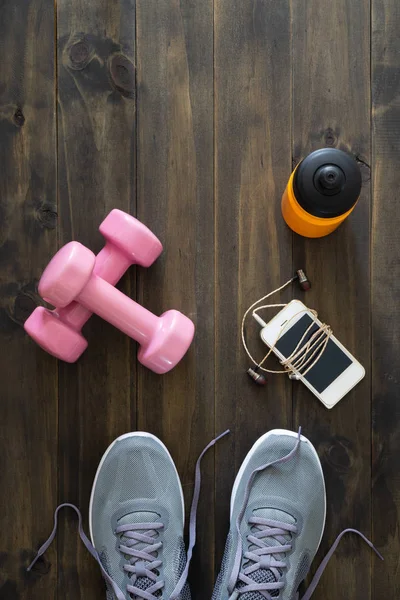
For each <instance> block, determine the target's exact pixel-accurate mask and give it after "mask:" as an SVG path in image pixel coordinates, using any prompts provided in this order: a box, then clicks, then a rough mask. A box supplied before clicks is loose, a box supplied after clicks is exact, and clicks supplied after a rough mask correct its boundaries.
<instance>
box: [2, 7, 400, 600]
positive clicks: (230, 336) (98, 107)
mask: <svg viewBox="0 0 400 600" xmlns="http://www.w3.org/2000/svg"><path fill="white" fill-rule="evenodd" d="M399 28H400V5H399V3H398V0H335V2H332V1H331V0H308V1H307V2H302V1H299V0H280V1H279V2H274V1H272V0H137V1H136V2H135V0H120V1H118V0H91V1H90V2H88V1H87V0H58V2H56V4H54V0H37V1H36V2H34V1H33V0H3V1H2V2H1V3H0V50H1V66H0V340H1V361H0V381H1V392H2V393H1V412H0V489H1V492H0V532H1V533H0V540H1V541H0V599H1V600H42V599H43V598H46V599H47V598H57V599H59V600H80V599H81V600H83V599H85V600H94V599H98V598H103V597H105V592H104V586H103V582H102V579H101V576H100V572H99V569H98V567H97V566H96V564H95V563H94V561H93V560H92V559H91V557H90V556H89V555H88V554H87V552H86V550H85V549H84V548H83V546H82V545H81V544H80V543H79V542H78V539H77V532H76V522H75V519H74V517H73V516H72V515H70V514H68V515H67V514H64V515H63V516H62V518H61V525H60V530H59V534H58V537H57V542H56V543H55V544H54V545H53V546H52V547H51V549H50V550H49V551H48V552H47V553H46V557H45V560H43V561H41V562H40V563H39V565H38V567H37V568H36V569H35V572H33V573H31V574H27V573H26V572H25V568H26V566H27V564H28V563H29V561H30V560H31V558H32V557H33V555H34V553H35V551H36V549H37V548H38V546H39V544H40V543H42V542H43V541H44V539H45V538H46V537H47V535H48V533H49V532H50V529H51V526H52V515H53V510H54V508H55V507H56V505H57V504H58V503H59V502H61V501H69V502H74V503H77V504H78V505H79V506H80V507H81V509H82V510H83V512H84V518H85V526H86V527H87V507H88V502H89V494H90V489H91V485H92V479H93V476H94V473H95V470H96V467H97V464H98V461H99V459H100V457H101V455H102V454H103V452H104V450H105V448H106V447H107V446H108V444H109V443H110V442H111V441H112V440H113V439H114V438H115V437H116V436H118V435H119V434H122V433H124V432H126V431H129V430H132V429H136V428H138V429H142V430H143V429H144V430H148V431H150V432H152V433H154V434H156V435H158V436H159V437H160V438H161V439H162V440H163V441H164V442H165V443H166V444H167V446H168V448H169V449H170V451H171V453H172V456H173V458H174V459H175V461H176V464H177V467H178V470H179V472H180V474H181V477H182V480H183V484H184V491H185V496H186V501H187V504H189V502H190V499H191V494H192V491H193V480H194V477H193V470H194V464H195V459H196V457H197V455H198V454H199V452H200V451H201V449H202V448H203V447H204V445H205V444H206V443H207V442H208V441H209V440H210V439H211V438H212V437H213V436H214V434H216V433H219V432H221V431H223V430H224V429H225V428H227V427H230V428H231V430H232V434H231V435H230V436H229V438H226V439H224V440H223V441H221V442H220V443H219V445H218V446H217V448H216V451H215V453H214V452H213V451H211V452H210V454H209V455H207V457H206V459H205V460H204V478H203V489H202V495H201V502H200V511H199V519H198V544H197V548H196V552H195V557H194V561H193V566H192V569H191V574H190V580H191V582H192V594H193V598H194V599H195V600H199V599H204V598H210V597H211V591H212V588H213V584H214V581H215V578H216V574H217V572H218V569H219V564H220V560H221V556H222V552H223V547H224V543H225V537H226V533H227V529H228V505H229V496H230V491H231V486H232V483H233V479H234V476H235V474H236V471H237V469H238V467H239V465H240V462H241V460H242V459H243V457H244V456H245V454H246V452H247V451H248V450H249V448H250V446H251V445H252V444H253V442H254V441H255V440H256V438H257V437H258V436H259V435H261V434H262V433H264V432H265V431H266V430H269V429H271V428H274V427H286V428H297V427H298V426H299V424H301V425H302V426H303V431H304V433H305V434H306V435H307V436H308V437H309V438H310V439H311V440H312V441H313V442H314V444H315V445H316V447H317V449H318V452H319V454H320V456H321V459H322V462H323V467H324V472H325V476H326V482H327V491H328V519H327V526H326V532H325V537H324V540H323V543H322V547H321V549H320V552H319V555H318V557H317V559H316V561H315V562H314V565H313V570H315V568H316V566H317V565H318V564H319V562H320V560H321V558H322V556H323V555H324V554H325V552H326V551H327V549H328V548H329V546H330V544H331V543H332V542H333V540H334V538H335V537H336V535H337V534H338V533H339V532H340V531H341V530H342V529H343V528H344V527H348V526H353V527H356V528H359V529H361V530H362V531H363V532H364V533H365V534H366V535H368V536H372V539H373V540H374V542H375V543H376V545H377V547H378V548H379V550H380V551H381V552H382V554H383V555H384V557H385V562H384V563H381V562H380V561H379V560H378V559H376V558H375V557H374V556H372V555H371V552H370V550H369V549H368V548H367V547H366V546H364V545H362V544H361V542H360V540H358V539H356V538H348V539H345V540H344V541H343V542H342V544H341V546H340V548H339V550H338V551H337V553H336V554H335V556H334V558H333V559H332V561H331V563H330V564H329V567H328V568H327V570H326V572H325V574H324V576H323V579H322V581H321V584H320V585H319V587H318V589H317V591H316V592H315V594H314V596H313V598H315V599H316V600H328V599H332V600H333V599H335V598H346V600H383V599H384V598H397V597H398V591H399V587H400V582H399V570H400V569H399V567H400V564H399V555H400V544H399V520H400V474H399V473H400V471H399V468H398V464H399V463H398V461H399V452H400V427H399V425H400V401H399V399H398V396H399V390H400V358H399V357H400V342H399V329H400V328H399V319H400V308H399V306H400V305H399V299H398V298H399V294H400V284H399V278H400V263H399V238H400V235H399V228H400V213H399V210H398V193H399V192H398V190H399V187H400V169H399V156H400V155H399V152H400V75H399V56H400V38H399V35H398V31H399ZM323 146H333V147H337V148H342V149H344V150H347V151H349V152H350V153H352V154H353V155H354V156H355V157H356V158H357V160H358V161H359V164H360V167H361V169H362V173H363V180H364V186H363V192H362V199H361V201H360V203H359V205H358V206H357V209H356V211H355V213H354V214H353V215H352V217H351V218H350V219H349V220H348V221H347V222H346V223H345V224H344V225H343V226H342V227H341V228H340V229H339V230H338V231H337V232H336V233H335V234H333V235H331V236H330V237H329V238H327V239H321V240H314V241H308V240H305V239H302V238H300V237H297V236H295V235H292V234H291V232H290V231H289V230H288V229H287V228H286V226H285V224H284V222H283V220H282V218H281V215H280V207H279V201H280V197H281V194H282V192H283V190H284V187H285V185H286V182H287V179H288V177H289V175H290V172H291V170H292V167H293V166H294V165H295V164H297V162H298V161H299V160H300V159H301V157H303V156H305V155H306V154H307V153H308V152H310V151H311V150H314V149H317V148H320V147H323ZM114 207H118V208H120V209H123V210H125V211H128V212H130V213H132V214H134V215H137V216H138V218H139V219H141V220H143V221H144V222H145V223H146V224H147V225H148V226H149V227H150V228H151V229H152V230H153V231H154V232H155V233H156V234H157V235H158V236H159V237H160V239H161V240H162V242H163V244H164V246H165V251H164V253H163V255H162V257H161V258H160V259H159V260H158V261H157V263H156V264H155V265H154V266H153V267H152V268H151V269H148V270H142V269H138V270H135V269H134V268H131V269H130V271H129V273H128V275H127V276H126V277H124V279H123V281H122V282H121V285H120V289H122V290H123V291H124V292H125V293H127V294H129V295H130V296H132V297H134V298H137V299H138V300H139V301H141V302H143V303H144V304H145V306H147V307H148V308H149V309H152V310H153V311H155V312H156V313H160V312H161V311H163V310H165V309H167V308H170V307H174V308H178V309H180V310H182V311H183V312H185V313H186V314H188V315H189V316H190V317H192V318H193V319H194V321H195V322H196V324H197V335H196V340H195V343H194V345H193V346H192V348H191V350H190V352H189V354H188V355H187V357H186V358H185V360H184V361H183V362H182V363H181V364H180V365H179V366H178V367H177V368H176V369H175V370H173V371H172V372H171V373H170V374H168V375H165V376H158V375H155V374H153V373H152V372H150V371H148V370H145V369H143V368H142V367H141V366H140V365H139V364H138V363H137V360H136V347H135V344H134V343H131V342H130V341H129V340H128V339H127V338H126V337H125V336H124V335H122V334H121V333H119V332H118V331H116V330H115V329H113V328H112V327H111V326H109V325H107V324H105V323H104V322H102V321H100V319H98V318H96V317H93V318H92V319H91V320H90V322H89V323H88V325H87V326H86V327H85V335H86V337H87V339H88V340H89V349H88V350H87V351H86V352H85V354H84V355H83V356H82V358H81V359H80V360H79V362H78V363H77V364H75V365H67V364H63V363H58V362H57V361H56V360H55V359H54V358H52V357H50V356H48V355H46V354H45V353H44V352H43V351H41V350H40V349H39V348H38V347H36V346H35V345H34V343H33V342H32V341H31V340H30V339H29V338H28V337H27V336H26V335H25V333H24V330H23V328H22V325H23V322H24V320H25V319H26V317H27V316H28V315H29V314H30V312H31V311H32V310H33V308H34V307H35V305H36V304H37V303H40V298H39V297H38V294H37V282H38V279H39V277H40V274H41V272H42V270H43V268H44V266H45V265H46V264H47V262H48V260H49V259H50V257H51V256H52V255H53V253H54V252H55V251H56V250H57V248H58V247H59V246H60V245H62V244H64V243H65V242H67V241H70V240H71V239H77V240H79V241H81V242H83V243H84V244H87V245H88V246H89V247H90V248H92V249H93V250H94V251H98V250H99V249H100V248H101V246H102V238H101V236H100V234H99V232H98V226H99V224H100V222H101V221H102V219H103V218H104V217H105V215H106V214H107V212H108V211H109V210H110V209H112V208H114ZM299 267H303V268H305V269H306V271H307V273H308V275H309V277H310V279H311V280H312V282H313V289H312V292H310V294H309V295H308V296H307V301H308V304H309V305H310V306H312V307H315V308H316V309H317V310H319V312H320V314H321V315H322V316H323V318H324V320H326V321H327V322H328V323H330V324H332V325H333V328H334V330H335V332H336V333H337V335H338V337H339V339H340V340H341V341H342V342H343V343H344V344H345V345H346V346H347V347H348V348H349V349H350V350H352V351H353V352H354V354H355V355H356V356H357V357H358V358H359V359H360V361H361V362H362V363H363V364H364V365H365V367H366V370H367V376H366V378H365V379H364V381H363V382H362V384H360V385H359V386H358V387H357V389H356V390H354V391H353V392H352V393H351V394H349V396H348V397H346V399H344V400H343V401H342V402H341V403H340V404H339V405H338V406H337V407H335V408H334V409H333V410H332V411H330V412H328V411H327V410H325V408H324V407H323V406H322V405H321V404H320V403H318V402H317V400H316V399H315V398H314V397H313V396H312V395H311V394H310V393H309V392H308V391H307V390H306V389H305V388H304V387H303V386H301V385H296V384H292V383H291V382H290V381H289V380H288V379H287V378H279V377H275V378H271V379H270V381H269V384H268V386H267V388H266V389H260V388H258V387H256V386H254V385H253V384H252V383H251V382H250V380H249V379H248V378H247V376H246V375H245V369H246V368H247V366H248V362H247V360H246V358H245V356H244V353H243V352H242V349H241V346H240V344H239V323H240V320H241V316H242V313H243V311H244V309H245V307H247V305H249V304H250V303H251V302H252V301H253V300H254V299H256V298H257V297H259V296H261V295H262V294H263V293H266V292H268V291H269V290H271V289H273V288H275V287H277V286H278V285H280V284H281V283H282V282H284V281H286V279H288V277H289V276H291V274H292V273H293V270H294V269H295V268H299ZM294 293H296V291H295V290H294V289H293V290H288V291H287V293H286V294H284V298H286V299H289V298H290V297H291V296H292V295H293V294H294ZM255 334H256V332H255V330H254V339H255ZM254 343H256V342H254Z"/></svg>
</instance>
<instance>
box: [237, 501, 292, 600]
mask: <svg viewBox="0 0 400 600" xmlns="http://www.w3.org/2000/svg"><path fill="white" fill-rule="evenodd" d="M253 516H255V517H260V518H262V519H269V520H270V521H280V522H282V523H288V524H290V525H294V523H295V522H296V520H295V519H294V517H292V515H290V514H289V513H287V512H285V511H283V510H278V509H277V508H258V509H256V510H254V511H253ZM252 531H253V532H255V531H258V529H257V528H252ZM282 537H283V538H284V539H285V540H287V541H290V539H291V536H290V535H289V534H287V535H284V536H282ZM263 542H264V544H266V545H267V546H280V545H281V544H280V543H279V542H278V540H276V539H275V538H272V537H268V538H263ZM255 549H256V546H254V545H250V546H249V550H250V551H251V550H255ZM274 556H275V558H276V559H277V560H285V554H279V553H276V554H274ZM243 568H246V565H243ZM248 577H249V578H250V579H252V580H253V581H254V582H255V583H274V582H276V581H278V579H277V578H276V577H275V575H274V573H273V572H272V571H271V569H257V571H253V573H251V574H250V575H248ZM244 585H245V584H244V583H241V582H240V583H239V584H238V586H237V587H238V589H240V588H241V587H244ZM269 593H270V596H271V598H276V597H278V596H279V590H276V591H274V590H271V591H270V592H269ZM241 598H242V600H265V597H264V596H263V595H262V594H261V593H260V592H247V593H246V594H243V596H242V597H241Z"/></svg>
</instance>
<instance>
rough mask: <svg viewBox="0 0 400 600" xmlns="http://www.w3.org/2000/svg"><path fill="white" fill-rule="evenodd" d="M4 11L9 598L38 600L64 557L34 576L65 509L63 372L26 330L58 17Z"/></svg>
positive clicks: (11, 6) (0, 316) (2, 307)
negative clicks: (59, 504) (60, 416)
mask: <svg viewBox="0 0 400 600" xmlns="http://www.w3.org/2000/svg"><path fill="white" fill-rule="evenodd" d="M0 11H1V12H0V49H1V55H2V62H1V84H0V140H1V141H0V163H1V175H0V345H1V361H0V381H1V391H2V393H1V419H0V423H1V424H0V489H1V493H0V525H1V531H2V534H1V544H0V598H1V599H2V600H28V599H29V600H38V599H39V598H43V597H46V596H47V593H46V591H47V590H48V589H49V588H48V586H50V589H55V587H56V577H57V557H56V548H52V550H51V551H50V552H49V553H48V554H47V555H46V558H45V560H43V561H41V562H40V563H38V565H37V566H36V568H35V571H34V572H32V573H30V574H28V573H27V572H26V567H27V566H28V564H29V563H30V561H31V560H32V558H33V556H34V554H35V552H36V549H37V548H38V547H39V545H40V543H41V542H42V541H43V538H44V537H45V536H46V535H47V533H48V528H46V527H44V526H43V524H44V523H45V522H46V519H47V517H50V516H51V512H52V510H53V507H54V505H55V503H56V501H57V365H56V361H55V360H54V359H53V358H51V357H50V356H48V355H46V354H44V353H43V352H42V351H41V350H40V349H39V348H38V347H36V346H35V344H34V343H33V342H32V341H31V340H30V339H29V338H28V337H27V335H26V334H25V332H24V330H23V328H22V325H23V323H24V321H25V319H26V318H27V317H28V316H29V314H30V312H31V311H32V310H33V308H34V307H35V306H36V304H37V302H39V298H38V296H37V293H36V284H37V280H38V277H39V275H40V272H41V267H42V265H43V263H44V262H45V261H46V260H47V258H48V257H49V256H50V255H51V254H52V252H53V251H54V250H55V247H56V231H55V227H56V222H57V207H56V136H55V132H56V127H55V86H54V38H53V32H54V12H53V2H48V1H45V0H43V1H40V2H27V1H26V0H24V1H21V0H18V1H16V0H12V1H6V2H2V5H1V9H0ZM50 524H51V521H50V522H48V526H50ZM45 574H46V576H44V575H45Z"/></svg>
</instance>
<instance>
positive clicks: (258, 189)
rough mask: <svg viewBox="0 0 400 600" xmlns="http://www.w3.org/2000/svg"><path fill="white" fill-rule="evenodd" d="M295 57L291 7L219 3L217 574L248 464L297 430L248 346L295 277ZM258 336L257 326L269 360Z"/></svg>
mask: <svg viewBox="0 0 400 600" xmlns="http://www.w3.org/2000/svg"><path fill="white" fill-rule="evenodd" d="M290 48H291V42H290V5H289V2H288V1H283V2H279V3H266V2H253V1H250V0H229V1H228V0H216V2H215V169H216V180H215V194H216V197H215V204H216V208H215V212H216V282H217V283H216V344H215V354H216V428H217V430H218V431H222V430H224V429H225V428H227V427H230V428H231V430H232V433H231V436H230V438H229V439H228V440H226V441H225V442H224V443H223V445H222V444H221V445H220V446H219V448H217V461H216V498H218V502H217V505H216V564H217V569H219V567H220V562H221V557H222V553H223V548H224V544H225V539H226V533H227V529H228V518H229V498H230V494H231V489H232V484H233V480H234V477H235V475H236V473H237V470H238V468H239V466H240V464H241V461H242V459H243V458H244V456H245V454H246V452H247V451H248V450H249V449H250V447H251V446H252V444H253V443H254V442H255V441H256V439H257V438H258V437H259V436H260V435H261V434H263V433H265V432H266V431H267V430H269V429H272V428H273V427H289V428H290V427H291V425H292V402H291V386H290V382H289V381H288V380H287V378H284V377H279V376H275V377H274V376H271V377H270V379H269V382H268V385H267V387H266V388H260V387H258V386H257V385H255V384H254V383H253V382H252V381H251V380H250V379H249V378H248V376H247V375H246V370H247V368H248V367H249V366H251V365H250V364H249V361H248V360H247V358H246V356H245V354H244V351H243V349H242V347H241V342H240V324H241V320H242V316H243V313H244V311H245V310H246V308H247V307H248V306H249V305H250V304H252V303H253V302H254V301H255V300H257V298H260V297H261V296H263V295H264V294H266V293H268V292H269V291H272V290H273V289H275V288H277V287H278V286H280V285H281V284H282V283H284V282H285V281H286V280H287V279H289V277H290V276H291V275H292V257H291V253H292V236H291V233H290V232H289V230H288V229H287V228H286V226H285V224H284V222H283V220H282V217H281V214H280V198H281V196H282V193H283V190H284V188H285V185H286V179H287V177H288V174H289V172H290V169H291V146H290V114H291V105H290V96H291V93H290V86H291V82H290V79H291V74H290V64H291V61H290ZM290 296H291V290H287V291H286V293H284V294H282V296H281V297H279V296H278V297H276V302H284V301H285V299H287V300H288V299H289V298H290ZM272 301H273V299H272ZM272 314H273V313H271V316H272ZM249 321H251V319H249ZM258 331H259V328H257V327H256V326H255V324H253V323H251V322H249V324H248V327H247V336H248V340H249V345H250V346H251V347H252V348H253V349H254V353H255V354H256V356H259V357H260V358H261V357H262V356H263V352H264V353H265V346H262V345H261V343H258V341H257V340H258Z"/></svg>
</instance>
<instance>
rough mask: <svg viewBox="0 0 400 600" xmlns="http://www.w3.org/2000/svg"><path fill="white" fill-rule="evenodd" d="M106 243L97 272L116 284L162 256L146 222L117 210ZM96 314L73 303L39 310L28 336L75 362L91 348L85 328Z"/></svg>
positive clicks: (108, 221)
mask: <svg viewBox="0 0 400 600" xmlns="http://www.w3.org/2000/svg"><path fill="white" fill-rule="evenodd" d="M99 230H100V232H101V234H102V235H103V236H104V238H105V240H106V244H105V246H104V248H103V249H102V250H101V251H100V252H99V254H98V255H97V256H96V263H95V266H94V269H93V273H94V274H95V275H98V276H99V277H102V278H103V279H104V280H105V281H108V283H111V284H112V285H115V284H116V283H117V282H118V281H119V280H120V279H121V277H122V276H123V275H124V273H125V272H126V271H127V270H128V268H129V267H130V266H131V265H134V264H137V265H141V266H142V267H149V266H150V265H151V264H153V262H154V261H155V260H156V259H157V258H158V257H159V256H160V254H161V252H162V249H163V247H162V244H161V242H160V240H159V239H158V238H157V237H156V236H155V235H154V233H152V232H151V231H150V229H148V228H147V227H146V226H145V225H143V223H141V222H140V221H138V220H137V219H135V217H132V216H131V215H128V214H127V213H125V212H122V210H117V209H114V210H112V211H111V212H110V214H109V215H108V216H107V217H106V218H105V219H104V221H103V222H102V224H101V225H100V227H99ZM91 315H92V312H91V311H90V310H88V309H87V308H85V307H84V306H82V305H81V304H78V303H77V302H71V304H69V305H68V306H65V307H64V308H56V309H55V310H48V309H47V308H44V307H42V306H39V307H38V308H36V309H35V310H34V311H33V313H32V314H31V316H30V317H29V318H28V319H27V320H26V321H25V325H24V327H25V330H26V331H27V333H28V334H29V335H30V336H31V337H32V338H33V339H34V340H35V342H37V343H38V344H39V346H41V347H42V348H43V350H46V351H47V352H49V354H52V355H53V356H55V357H57V358H60V359H61V360H65V361H66V362H71V363H72V362H75V361H76V360H78V358H79V357H80V355H81V354H82V353H83V352H84V351H85V350H86V348H87V345H88V344H87V341H86V340H85V338H84V337H83V335H82V334H81V329H82V327H83V326H84V324H85V323H86V321H87V320H88V319H89V318H90V317H91Z"/></svg>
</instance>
